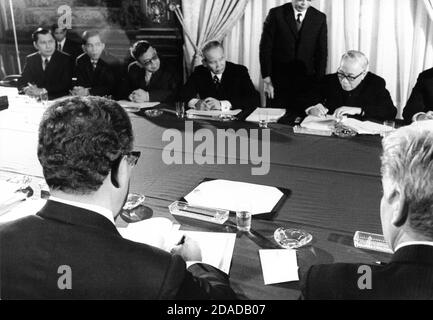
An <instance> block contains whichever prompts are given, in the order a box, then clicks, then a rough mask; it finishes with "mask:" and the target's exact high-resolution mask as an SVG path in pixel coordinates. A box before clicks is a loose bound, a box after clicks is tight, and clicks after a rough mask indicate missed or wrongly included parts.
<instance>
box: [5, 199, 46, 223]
mask: <svg viewBox="0 0 433 320" xmlns="http://www.w3.org/2000/svg"><path fill="white" fill-rule="evenodd" d="M46 202H47V201H46V200H43V199H39V200H31V199H27V200H25V201H22V202H20V203H18V204H16V205H15V206H13V207H12V208H11V210H8V211H5V212H3V214H2V213H0V223H5V222H10V221H15V220H17V219H21V218H24V217H27V216H32V215H35V214H36V213H38V212H39V211H40V210H41V209H42V207H43V206H44V205H45V203H46Z"/></svg>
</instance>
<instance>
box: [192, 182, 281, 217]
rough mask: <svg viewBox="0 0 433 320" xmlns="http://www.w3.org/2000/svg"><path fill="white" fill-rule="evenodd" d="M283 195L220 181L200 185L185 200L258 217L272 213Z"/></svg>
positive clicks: (258, 186) (251, 186) (262, 188)
mask: <svg viewBox="0 0 433 320" xmlns="http://www.w3.org/2000/svg"><path fill="white" fill-rule="evenodd" d="M283 195H284V194H283V193H282V192H281V191H280V190H279V189H278V188H275V187H269V186H262V185H258V184H252V183H245V182H237V181H229V180H220V179H218V180H212V181H206V182H202V183H200V184H199V185H198V186H197V187H196V188H195V189H194V190H193V191H192V192H190V193H189V194H188V195H186V196H185V200H186V201H187V202H188V203H189V204H191V205H194V206H199V207H205V208H220V209H225V210H230V211H249V212H251V214H252V215H257V214H263V213H269V212H272V210H273V209H274V207H275V206H276V205H277V203H278V201H280V199H281V198H282V197H283Z"/></svg>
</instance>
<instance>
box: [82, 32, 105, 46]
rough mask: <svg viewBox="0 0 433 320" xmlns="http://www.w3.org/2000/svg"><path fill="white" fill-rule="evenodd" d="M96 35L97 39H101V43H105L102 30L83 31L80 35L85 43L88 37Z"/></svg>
mask: <svg viewBox="0 0 433 320" xmlns="http://www.w3.org/2000/svg"><path fill="white" fill-rule="evenodd" d="M96 36H98V37H99V39H101V42H102V43H105V39H104V36H103V34H102V32H99V31H98V30H87V31H84V32H83V34H82V35H81V40H82V41H83V44H84V45H85V44H86V43H87V40H89V38H92V37H96Z"/></svg>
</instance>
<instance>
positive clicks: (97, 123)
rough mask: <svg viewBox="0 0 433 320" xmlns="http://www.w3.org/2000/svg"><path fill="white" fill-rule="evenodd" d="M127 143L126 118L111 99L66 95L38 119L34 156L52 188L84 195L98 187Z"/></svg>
mask: <svg viewBox="0 0 433 320" xmlns="http://www.w3.org/2000/svg"><path fill="white" fill-rule="evenodd" d="M132 143H133V134H132V127H131V121H130V120H129V117H128V115H127V113H126V112H125V111H124V110H123V109H122V107H121V106H119V104H117V102H115V101H112V100H108V99H105V98H100V97H73V98H66V99H64V100H61V101H59V102H56V103H55V104H53V105H52V106H51V107H49V108H48V110H47V111H46V112H45V114H44V116H43V118H42V121H41V124H40V127H39V142H38V158H39V162H40V163H41V165H42V168H43V172H44V177H45V180H46V182H47V184H48V186H49V187H50V188H51V189H52V190H60V191H63V192H67V193H74V194H87V193H91V192H93V191H96V190H98V189H99V187H100V186H101V185H102V183H103V181H104V179H105V178H106V177H107V176H108V174H110V171H111V170H112V168H113V167H114V164H115V163H116V162H118V159H119V158H120V157H121V156H122V155H124V154H126V153H128V152H130V151H131V149H132ZM114 169H116V168H114Z"/></svg>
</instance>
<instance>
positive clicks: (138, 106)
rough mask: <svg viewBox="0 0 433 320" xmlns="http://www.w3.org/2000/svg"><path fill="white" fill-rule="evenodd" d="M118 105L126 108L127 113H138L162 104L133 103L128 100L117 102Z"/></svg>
mask: <svg viewBox="0 0 433 320" xmlns="http://www.w3.org/2000/svg"><path fill="white" fill-rule="evenodd" d="M117 103H118V104H119V105H120V106H121V107H122V108H124V109H125V110H126V111H130V110H132V111H138V110H140V109H147V108H153V107H155V106H157V105H158V104H160V102H140V103H137V102H132V101H127V100H120V101H117Z"/></svg>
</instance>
